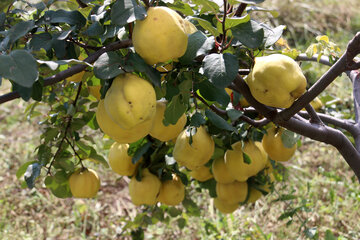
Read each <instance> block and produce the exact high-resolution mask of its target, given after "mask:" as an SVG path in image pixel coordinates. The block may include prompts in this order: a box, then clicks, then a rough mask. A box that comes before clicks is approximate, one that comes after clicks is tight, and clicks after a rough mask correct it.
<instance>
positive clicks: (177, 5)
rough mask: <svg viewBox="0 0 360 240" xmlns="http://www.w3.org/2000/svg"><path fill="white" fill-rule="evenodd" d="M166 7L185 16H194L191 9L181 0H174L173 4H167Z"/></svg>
mask: <svg viewBox="0 0 360 240" xmlns="http://www.w3.org/2000/svg"><path fill="white" fill-rule="evenodd" d="M167 6H168V7H169V8H171V9H173V10H175V11H179V12H181V13H183V14H185V15H187V16H192V15H194V12H193V10H192V9H191V7H190V5H189V4H188V3H184V2H183V1H181V0H175V1H174V3H172V4H171V3H167Z"/></svg>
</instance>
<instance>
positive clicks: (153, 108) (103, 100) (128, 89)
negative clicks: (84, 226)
mask: <svg viewBox="0 0 360 240" xmlns="http://www.w3.org/2000/svg"><path fill="white" fill-rule="evenodd" d="M262 2H264V0H251V1H247V0H246V1H245V0H224V1H211V0H188V1H180V0H173V1H168V0H152V1H148V0H143V1H135V0H113V1H101V0H86V1H85V0H76V1H75V0H69V1H66V2H61V1H17V0H14V1H12V3H11V4H8V5H6V10H5V11H1V12H0V29H1V32H0V51H1V55H0V76H1V81H0V83H4V82H10V83H11V86H12V87H11V90H10V91H9V92H8V93H6V94H4V95H1V96H0V104H2V103H5V102H8V101H11V100H13V99H16V98H22V99H23V100H24V101H27V102H28V104H29V105H28V107H27V110H26V116H27V117H28V119H30V121H33V123H34V124H37V122H40V124H41V126H42V130H43V133H42V134H41V135H40V136H39V138H40V144H39V145H38V146H37V147H36V149H35V151H36V157H35V158H34V159H29V161H28V162H27V163H25V164H24V165H23V166H21V167H20V168H19V170H18V172H17V176H18V178H19V179H20V180H21V181H22V182H23V186H26V187H28V188H33V187H36V186H37V184H41V183H44V184H45V186H46V188H47V189H48V190H49V191H51V192H52V193H53V194H54V195H55V196H57V197H59V198H69V197H77V198H93V197H96V195H97V193H98V191H101V186H100V179H101V175H98V174H97V173H96V172H95V171H94V170H92V169H90V168H89V167H90V166H92V164H93V162H95V163H99V164H102V165H103V166H104V167H105V168H107V169H108V171H111V170H113V171H114V172H116V173H118V174H119V175H120V176H122V177H124V178H126V179H127V180H128V183H129V197H130V199H131V201H132V202H133V203H134V205H137V206H138V205H142V206H146V207H147V208H152V209H153V210H154V211H155V210H156V211H157V212H158V211H163V209H166V208H161V206H163V205H165V206H166V205H170V206H173V205H176V206H178V205H181V204H182V205H183V207H184V208H185V209H187V213H188V214H193V215H195V216H196V215H197V214H198V212H197V211H195V210H194V208H196V206H195V202H194V201H193V200H192V198H191V194H189V192H190V189H191V188H193V187H194V186H197V187H198V188H201V189H205V190H206V191H208V193H209V196H210V197H209V200H210V201H213V203H214V206H215V208H217V209H218V210H219V211H220V212H222V213H224V214H228V213H231V212H233V211H235V210H236V209H238V207H239V206H241V205H245V206H246V205H249V204H252V203H253V202H255V201H256V200H257V199H259V198H260V197H261V196H263V195H266V194H271V191H272V190H273V187H274V184H276V180H277V179H278V178H277V168H278V166H282V163H281V162H283V161H291V158H292V156H293V154H294V153H295V151H296V146H297V145H298V144H301V140H300V136H303V137H307V138H311V139H314V140H316V141H320V142H324V143H326V144H330V145H332V146H334V147H335V148H336V149H337V150H338V151H339V152H340V153H341V155H342V156H343V158H344V161H345V162H346V163H347V164H348V165H349V166H350V168H351V169H352V170H353V172H354V176H356V177H357V178H358V179H360V128H359V124H360V120H359V115H360V106H359V102H360V93H359V91H358V86H359V82H360V75H359V72H358V71H357V70H358V69H359V68H360V62H359V60H358V59H357V58H356V55H357V54H359V53H360V48H359V46H360V33H358V34H356V36H354V38H353V39H351V40H350V41H349V44H348V47H347V49H346V50H345V51H344V53H343V54H342V55H340V54H339V49H338V48H337V47H336V46H335V45H334V44H332V43H331V42H329V41H328V39H327V38H321V39H320V41H322V43H323V47H324V48H326V49H327V50H328V51H326V52H325V53H324V52H321V53H320V54H313V53H314V51H312V52H311V51H308V52H307V53H306V54H305V53H301V52H300V51H297V50H296V49H289V48H288V47H287V48H284V47H282V46H281V44H276V43H277V42H279V41H283V38H282V36H283V32H284V31H285V28H286V26H284V25H280V26H273V25H270V24H266V23H264V21H261V20H260V19H259V18H258V17H257V16H258V15H257V14H254V13H256V12H257V11H261V12H262V13H263V12H269V13H274V11H273V10H267V9H264V8H260V7H258V4H261V3H262ZM275 15H276V14H273V15H272V17H274V16H275ZM269 16H270V15H269ZM265 22H266V21H265ZM270 22H271V21H270ZM301 62H318V63H321V64H326V65H329V66H331V67H330V69H329V70H328V71H327V72H326V73H324V74H323V75H322V76H321V77H320V78H319V80H318V81H316V82H315V84H311V83H310V82H309V81H307V79H306V77H305V74H304V73H303V70H302V69H301V67H300V65H299V64H300V63H301ZM314 64H317V63H314ZM342 73H345V74H347V75H348V76H349V78H350V79H351V80H352V83H353V85H354V109H355V110H354V116H355V118H354V119H338V118H335V117H333V116H330V115H328V114H326V111H323V110H324V108H326V104H325V102H324V103H322V102H321V100H320V99H319V98H318V96H319V95H320V94H321V93H322V92H323V91H324V90H325V89H326V88H327V87H328V86H329V85H330V84H331V83H332V82H333V81H334V80H335V79H336V78H337V77H338V76H339V75H340V74H342ZM315 100H316V101H317V105H316V106H318V107H315V108H317V110H318V111H320V112H317V111H315V109H314V107H313V106H314V105H313V104H311V103H312V101H315ZM319 101H320V103H319ZM313 103H314V102H313ZM40 106H41V108H40ZM40 111H43V112H44V114H42V115H41V114H39V112H40ZM39 115H41V120H40V121H35V119H38V118H39ZM33 119H34V120H33ZM24 130H25V129H24ZM94 134H97V135H98V136H101V137H102V138H101V139H102V141H103V144H100V145H101V146H107V148H106V149H105V151H101V149H99V147H98V144H97V142H95V141H94V140H93V138H92V136H93V135H94ZM110 146H111V147H110ZM109 149H110V150H109ZM108 150H109V151H108ZM107 151H108V152H109V154H108V155H107V154H104V152H107ZM89 160H90V161H89ZM109 165H110V167H109ZM154 211H153V212H154ZM149 212H151V211H149ZM149 214H151V213H149ZM171 216H172V217H177V218H179V219H181V221H182V222H186V219H185V218H182V217H181V211H180V213H179V212H178V211H177V212H176V214H175V213H174V212H173V213H172V214H171ZM147 224H150V223H149V221H147V222H145V221H144V222H142V223H141V224H140V226H139V227H144V228H145V227H146V225H147Z"/></svg>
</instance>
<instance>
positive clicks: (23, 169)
mask: <svg viewBox="0 0 360 240" xmlns="http://www.w3.org/2000/svg"><path fill="white" fill-rule="evenodd" d="M34 163H36V161H30V162H26V163H24V164H23V165H21V166H20V167H19V169H18V170H17V171H16V177H17V179H20V178H21V177H22V176H23V175H24V174H25V172H26V170H27V169H28V167H29V165H31V164H34Z"/></svg>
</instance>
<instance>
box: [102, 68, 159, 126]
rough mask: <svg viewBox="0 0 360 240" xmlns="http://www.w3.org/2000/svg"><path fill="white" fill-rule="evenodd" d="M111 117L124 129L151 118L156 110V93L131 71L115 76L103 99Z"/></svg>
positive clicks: (146, 82) (148, 84) (147, 83)
mask: <svg viewBox="0 0 360 240" xmlns="http://www.w3.org/2000/svg"><path fill="white" fill-rule="evenodd" d="M104 106H105V110H106V112H107V113H108V115H109V116H110V117H111V119H112V120H113V121H114V122H115V123H117V124H118V125H119V126H120V127H122V128H124V129H131V128H134V127H135V126H136V125H138V124H140V123H143V122H145V121H148V120H152V119H153V118H154V116H155V111H156V94H155V90H154V88H153V86H152V85H151V84H150V83H149V82H148V81H146V80H145V79H142V78H140V77H139V76H137V75H134V74H131V73H125V74H120V75H119V76H117V77H116V78H115V79H114V81H113V83H112V84H111V87H110V88H109V90H108V91H107V93H106V96H105V99H104Z"/></svg>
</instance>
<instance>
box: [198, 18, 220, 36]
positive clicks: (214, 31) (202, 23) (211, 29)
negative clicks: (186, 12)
mask: <svg viewBox="0 0 360 240" xmlns="http://www.w3.org/2000/svg"><path fill="white" fill-rule="evenodd" d="M192 19H194V20H196V21H198V23H199V24H200V26H201V27H203V28H204V29H205V30H207V31H208V32H209V33H210V34H211V35H213V36H214V37H217V36H219V35H220V32H219V31H218V30H217V29H216V28H215V27H214V26H213V25H212V24H211V23H210V22H209V21H207V20H205V19H202V18H197V17H194V18H192Z"/></svg>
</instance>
